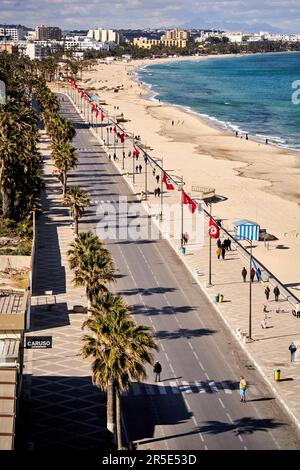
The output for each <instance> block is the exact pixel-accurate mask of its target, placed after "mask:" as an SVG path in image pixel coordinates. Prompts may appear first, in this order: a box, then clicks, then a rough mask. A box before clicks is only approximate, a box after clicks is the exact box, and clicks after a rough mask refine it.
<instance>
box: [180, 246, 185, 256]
mask: <svg viewBox="0 0 300 470" xmlns="http://www.w3.org/2000/svg"><path fill="white" fill-rule="evenodd" d="M181 251H182V254H183V255H185V252H186V247H185V246H183V247H182V248H181Z"/></svg>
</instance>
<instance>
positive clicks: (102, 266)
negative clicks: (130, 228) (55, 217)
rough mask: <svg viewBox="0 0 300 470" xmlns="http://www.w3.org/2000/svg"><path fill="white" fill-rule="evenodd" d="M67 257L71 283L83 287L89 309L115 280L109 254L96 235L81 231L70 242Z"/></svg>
mask: <svg viewBox="0 0 300 470" xmlns="http://www.w3.org/2000/svg"><path fill="white" fill-rule="evenodd" d="M68 258H69V265H70V268H71V269H72V271H73V272H74V279H73V284H74V285H75V286H76V287H78V286H84V287H85V289H86V295H87V299H88V310H89V309H90V306H91V305H92V303H93V302H94V300H95V299H96V298H97V297H98V296H101V295H103V293H105V292H107V291H108V286H109V284H111V283H112V282H114V281H115V268H114V266H113V261H112V257H111V254H110V252H109V251H108V250H107V249H106V248H105V247H104V245H103V243H102V242H101V241H100V240H99V239H98V237H95V236H93V235H92V234H85V233H83V234H82V233H81V234H80V235H78V237H77V238H76V239H75V240H74V242H73V243H72V244H71V249H70V250H69V251H68Z"/></svg>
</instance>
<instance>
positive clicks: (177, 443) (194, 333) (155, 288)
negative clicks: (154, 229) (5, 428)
mask: <svg viewBox="0 0 300 470" xmlns="http://www.w3.org/2000/svg"><path fill="white" fill-rule="evenodd" d="M61 106H62V107H61V111H62V113H63V114H64V115H65V116H67V117H68V118H69V119H71V120H73V121H74V123H75V125H76V127H77V135H76V137H75V139H74V141H73V144H74V145H75V146H76V147H77V148H78V156H79V164H78V166H77V168H76V170H75V171H73V172H72V173H71V175H70V178H69V184H79V185H80V186H81V187H83V188H84V189H86V190H87V191H88V192H89V194H90V196H91V199H92V201H93V204H92V206H91V207H90V209H89V210H88V211H87V213H86V215H85V217H84V218H83V219H82V221H81V222H80V230H81V231H83V230H86V229H93V230H94V229H95V228H96V226H97V223H99V222H101V220H102V222H103V218H102V216H101V215H99V214H98V215H97V214H96V210H97V207H100V210H101V207H102V208H103V204H104V203H106V201H110V202H113V204H114V206H115V208H116V219H114V217H113V216H111V215H109V216H108V218H109V220H110V222H109V226H110V227H116V228H118V229H119V228H123V229H124V227H125V228H126V227H127V226H128V224H130V225H131V226H132V225H136V224H137V223H139V222H138V221H137V220H136V219H135V217H134V216H131V217H130V218H129V219H128V220H126V219H125V213H126V211H124V209H123V208H121V209H120V210H119V207H120V206H119V203H118V198H119V196H127V197H128V200H129V201H131V203H132V207H134V208H137V209H138V210H142V207H141V204H140V203H139V202H137V199H136V198H135V196H134V195H133V194H132V191H131V190H130V188H129V187H128V185H127V183H126V182H125V181H124V179H123V178H122V177H121V175H120V174H119V173H118V171H117V170H116V169H115V166H114V164H113V163H112V162H110V161H109V159H108V157H107V155H106V154H105V153H104V152H103V150H102V149H101V146H100V144H99V143H98V142H97V140H96V138H95V137H94V136H93V135H92V133H91V132H90V131H89V129H88V127H87V126H86V125H85V124H84V123H83V121H82V119H81V118H80V116H79V115H78V114H77V112H76V110H75V108H74V107H73V105H72V104H71V102H69V100H67V99H66V98H65V100H64V102H63V103H61ZM142 220H143V221H145V223H146V224H147V223H148V222H149V219H148V216H147V214H146V213H145V212H143V211H142ZM107 245H108V248H109V249H110V250H111V252H112V255H113V257H114V260H115V264H116V267H117V269H118V270H119V273H118V281H117V285H116V290H117V291H118V292H121V293H122V294H124V295H125V296H126V298H127V300H128V302H129V303H130V304H131V305H133V306H134V314H135V318H136V320H137V321H138V322H139V323H143V324H146V325H148V326H151V327H152V328H153V329H154V330H155V334H156V337H157V340H158V343H159V346H160V350H159V352H158V354H157V359H158V360H159V361H160V363H161V364H162V374H161V382H159V383H155V382H154V376H153V372H152V369H151V368H149V369H148V372H149V375H148V379H147V381H146V383H145V384H134V385H133V387H132V389H131V390H130V391H129V392H128V393H127V394H124V395H123V397H122V406H123V418H124V424H125V428H126V432H127V436H128V439H129V440H130V441H135V442H138V448H139V449H161V450H167V449H170V450H179V449H184V450H195V449H199V450H203V449H208V450H229V449H231V450H233V449H234V450H247V449H248V450H253V449H257V450H260V449H266V450H267V449H274V450H275V449H297V448H298V449H299V447H300V439H299V434H298V432H297V430H296V428H295V427H294V425H293V424H292V423H291V422H290V420H289V418H288V416H287V415H286V414H285V413H284V412H283V411H282V409H281V407H280V406H279V403H278V402H277V400H276V399H275V398H274V396H273V395H272V393H271V391H270V390H269V389H268V388H267V386H266V384H265V383H264V381H263V379H262V378H261V376H260V374H259V373H258V372H257V371H256V370H255V368H254V366H252V364H251V363H250V362H249V360H248V359H247V357H246V356H245V354H244V352H243V351H242V349H241V348H240V345H239V344H238V342H237V341H236V340H235V338H234V336H233V335H232V334H231V332H229V331H228V330H227V327H226V326H225V325H224V324H223V322H222V320H221V319H220V318H219V316H218V314H217V312H216V311H215V310H214V308H213V305H211V304H210V302H209V301H208V300H207V299H206V297H205V295H204V294H203V292H202V291H201V289H200V287H199V286H198V285H197V284H196V282H195V280H194V278H193V277H192V276H191V275H190V274H189V272H188V270H187V269H186V268H185V266H184V265H183V264H182V262H181V261H180V259H179V258H178V257H177V255H176V254H175V253H174V251H173V250H172V248H171V247H170V246H169V244H168V242H167V241H165V240H161V239H160V240H156V241H151V240H148V239H139V240H136V241H134V240H131V239H120V240H119V239H112V238H110V239H109V240H108V241H107ZM240 375H244V376H245V378H246V380H247V382H248V384H249V385H250V387H249V391H248V397H247V398H248V401H247V403H245V404H244V403H240V401H239V391H238V382H239V377H240Z"/></svg>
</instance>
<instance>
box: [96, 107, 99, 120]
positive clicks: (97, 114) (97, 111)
mask: <svg viewBox="0 0 300 470" xmlns="http://www.w3.org/2000/svg"><path fill="white" fill-rule="evenodd" d="M95 116H96V118H97V117H98V116H99V110H98V109H96V112H95Z"/></svg>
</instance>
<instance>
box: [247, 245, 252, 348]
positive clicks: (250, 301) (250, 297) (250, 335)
mask: <svg viewBox="0 0 300 470" xmlns="http://www.w3.org/2000/svg"><path fill="white" fill-rule="evenodd" d="M249 242H250V258H249V260H250V265H249V275H250V283H249V334H248V336H249V339H252V279H251V269H252V239H250V240H249Z"/></svg>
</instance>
